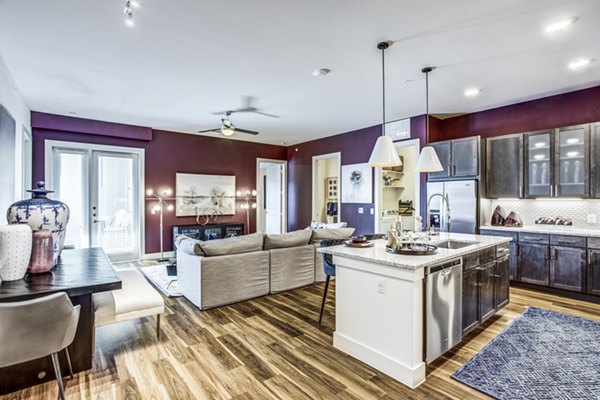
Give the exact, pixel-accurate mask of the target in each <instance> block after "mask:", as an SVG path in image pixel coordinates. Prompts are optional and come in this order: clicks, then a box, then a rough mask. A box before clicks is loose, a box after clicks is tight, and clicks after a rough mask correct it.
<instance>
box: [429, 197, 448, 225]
mask: <svg viewBox="0 0 600 400" xmlns="http://www.w3.org/2000/svg"><path fill="white" fill-rule="evenodd" d="M437 196H439V197H440V198H441V199H442V203H445V204H446V231H447V232H450V201H449V200H448V195H447V194H446V195H443V194H441V193H434V194H432V195H431V196H429V199H428V200H427V226H428V229H427V232H429V233H430V234H431V228H432V226H431V199H433V198H434V197H437ZM442 206H443V204H442ZM440 228H441V227H440Z"/></svg>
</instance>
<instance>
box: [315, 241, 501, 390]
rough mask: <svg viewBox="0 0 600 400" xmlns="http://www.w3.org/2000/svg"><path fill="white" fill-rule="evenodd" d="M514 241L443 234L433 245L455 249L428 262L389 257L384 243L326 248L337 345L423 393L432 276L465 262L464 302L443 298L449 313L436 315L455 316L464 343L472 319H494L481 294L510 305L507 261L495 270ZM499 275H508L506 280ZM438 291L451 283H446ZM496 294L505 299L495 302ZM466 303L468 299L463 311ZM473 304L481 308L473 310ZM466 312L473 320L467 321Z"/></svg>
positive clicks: (425, 258)
mask: <svg viewBox="0 0 600 400" xmlns="http://www.w3.org/2000/svg"><path fill="white" fill-rule="evenodd" d="M510 240H511V239H510V238H506V237H494V236H479V235H468V234H456V233H441V234H440V235H439V236H434V237H432V239H431V241H430V243H431V244H434V245H435V244H440V245H442V246H444V245H445V246H446V247H449V248H442V247H440V248H438V251H437V253H436V254H434V255H429V256H405V255H396V254H391V253H388V252H387V251H386V248H385V247H386V241H384V240H377V241H375V242H374V246H373V247H368V248H351V247H346V246H333V247H326V248H320V249H319V252H322V253H328V254H331V255H332V256H333V263H334V264H335V265H336V330H335V332H334V334H333V345H334V346H335V347H336V348H338V349H340V350H342V351H344V352H345V353H347V354H350V355H352V356H353V357H355V358H357V359H359V360H361V361H363V362H365V363H367V364H369V365H371V366H372V367H374V368H376V369H378V370H379V371H381V372H384V373H386V374H387V375H389V376H391V377H392V378H394V379H396V380H398V381H400V382H402V383H404V384H405V385H407V386H409V387H411V388H415V387H417V386H418V385H419V384H421V383H422V382H424V381H425V367H426V362H425V355H426V351H425V350H426V349H425V343H426V342H427V341H426V340H425V339H426V337H425V332H426V329H427V325H428V324H426V321H427V319H428V318H427V312H428V311H431V310H428V309H427V307H428V305H429V304H431V300H432V299H431V289H432V288H431V287H429V288H427V287H426V286H425V282H426V277H427V274H428V273H429V270H432V271H433V270H434V268H435V266H437V265H442V264H447V265H454V264H456V263H457V262H458V261H460V262H461V263H462V269H468V270H469V272H468V273H467V274H466V275H465V276H467V277H469V278H470V280H469V281H468V284H467V285H468V286H466V287H465V288H464V289H465V290H463V287H462V281H463V275H462V270H460V285H459V286H458V288H459V290H458V293H459V294H457V295H455V296H454V297H456V296H458V299H457V298H453V299H443V298H442V299H440V298H438V299H437V302H438V304H440V300H441V302H442V303H443V306H445V307H441V308H438V309H437V310H436V311H438V312H439V311H440V309H441V310H444V313H445V314H452V315H451V317H454V319H455V320H456V319H458V320H459V321H457V323H458V328H459V337H458V341H460V338H461V337H462V335H461V333H462V332H465V331H468V329H472V327H474V326H476V325H473V324H472V323H471V321H470V320H471V319H473V318H475V319H476V320H477V321H479V322H480V321H482V316H483V317H485V318H487V317H489V316H491V315H493V313H492V314H489V312H487V313H486V315H482V311H483V310H488V309H489V301H490V299H489V293H488V295H485V294H484V295H482V293H483V289H482V288H484V287H485V286H486V285H488V286H489V285H490V284H491V285H492V286H491V291H492V299H491V303H492V304H493V306H494V307H493V309H494V312H495V311H497V309H499V307H500V308H501V307H503V306H504V305H506V303H507V302H508V262H507V261H506V262H504V261H502V264H497V261H496V260H504V259H506V258H507V256H508V242H510ZM459 265H460V264H459ZM498 265H500V267H498ZM456 266H457V265H454V268H456ZM499 270H502V271H504V270H506V274H505V275H504V273H503V272H499ZM484 271H488V272H489V273H486V272H484ZM475 273H476V274H477V276H476V279H475V281H473V279H472V277H471V276H470V275H469V274H471V275H474V274H475ZM496 276H499V277H504V276H505V279H504V278H503V279H502V282H504V281H505V282H506V283H505V284H499V283H496V285H497V286H498V287H496V286H494V285H495V283H494V277H496ZM482 277H483V278H482ZM486 277H487V278H486ZM488 278H489V279H488ZM438 284H441V285H444V284H445V283H444V282H443V280H442V281H440V282H438ZM496 292H498V293H500V294H501V295H502V296H496V295H495V293H496ZM426 293H427V294H428V295H429V297H430V298H427V296H426ZM473 294H475V297H473ZM465 296H466V297H465ZM504 297H506V300H504ZM463 298H465V299H466V302H465V304H463V301H462V299H463ZM457 301H458V304H459V306H458V310H456V309H453V308H452V307H451V304H450V303H453V304H456V302H457ZM482 301H483V307H482V304H481V302H482ZM473 302H475V304H471V303H473ZM445 303H447V304H445ZM473 306H474V307H473ZM463 309H464V310H465V311H466V312H467V314H468V315H467V316H466V320H464V321H463V318H462V313H463ZM469 310H475V315H469ZM459 314H460V315H459ZM471 314H472V312H471ZM465 328H466V329H465ZM430 331H431V332H430V335H432V334H434V333H437V334H439V331H435V332H434V330H433V329H431V327H430ZM446 340H448V339H447V338H446Z"/></svg>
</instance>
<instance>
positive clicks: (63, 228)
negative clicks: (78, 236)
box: [6, 181, 70, 265]
mask: <svg viewBox="0 0 600 400" xmlns="http://www.w3.org/2000/svg"><path fill="white" fill-rule="evenodd" d="M36 186H37V188H36V189H33V190H28V192H31V193H32V194H33V196H32V198H31V199H27V200H21V201H17V202H16V203H14V204H13V205H11V206H10V207H9V208H8V211H7V212H6V219H7V220H8V223H9V224H27V225H29V226H30V227H31V229H32V230H34V231H37V230H40V229H48V230H50V232H52V242H53V246H54V256H53V265H56V264H58V257H60V253H61V252H62V249H63V245H64V243H65V234H66V232H67V223H68V222H69V214H70V212H69V207H67V205H66V204H65V203H63V202H60V201H58V200H52V199H49V198H48V197H47V195H48V193H52V192H53V191H52V190H48V189H46V188H45V186H46V184H45V183H44V181H39V182H37V183H36Z"/></svg>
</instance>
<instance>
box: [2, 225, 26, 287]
mask: <svg viewBox="0 0 600 400" xmlns="http://www.w3.org/2000/svg"><path fill="white" fill-rule="evenodd" d="M31 241H32V239H31V228H30V227H29V226H28V225H2V226H0V279H2V280H3V281H16V280H18V279H23V277H24V276H25V272H27V267H28V266H29V258H30V257H31Z"/></svg>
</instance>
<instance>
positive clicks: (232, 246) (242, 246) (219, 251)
mask: <svg viewBox="0 0 600 400" xmlns="http://www.w3.org/2000/svg"><path fill="white" fill-rule="evenodd" d="M264 236H265V235H264V234H263V233H262V232H256V233H251V234H250V235H243V236H235V237H231V238H226V239H216V240H208V241H206V242H202V243H201V244H200V246H201V247H202V250H203V251H204V253H205V254H206V255H207V256H209V257H214V256H224V255H230V254H240V253H249V252H251V251H260V250H262V248H263V239H264Z"/></svg>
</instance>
